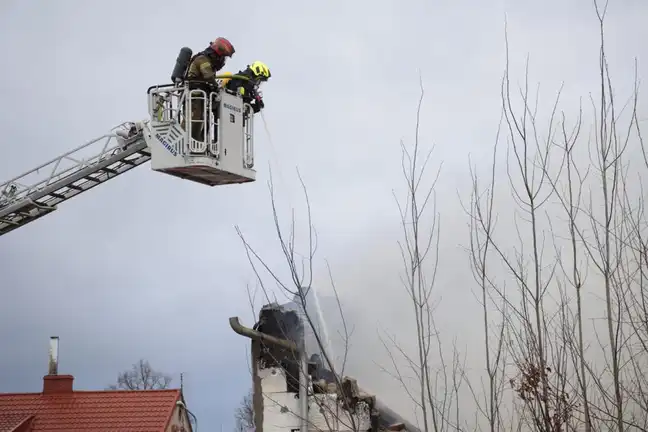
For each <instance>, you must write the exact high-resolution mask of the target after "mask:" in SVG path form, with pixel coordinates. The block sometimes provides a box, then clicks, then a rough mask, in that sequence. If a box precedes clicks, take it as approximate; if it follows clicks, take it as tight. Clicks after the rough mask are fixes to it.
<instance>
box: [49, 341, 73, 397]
mask: <svg viewBox="0 0 648 432" xmlns="http://www.w3.org/2000/svg"><path fill="white" fill-rule="evenodd" d="M73 382H74V377H73V376H72V375H59V374H58V336H52V337H51V338H50V347H49V367H48V374H47V375H45V376H44V377H43V394H62V393H72V391H73V386H72V383H73Z"/></svg>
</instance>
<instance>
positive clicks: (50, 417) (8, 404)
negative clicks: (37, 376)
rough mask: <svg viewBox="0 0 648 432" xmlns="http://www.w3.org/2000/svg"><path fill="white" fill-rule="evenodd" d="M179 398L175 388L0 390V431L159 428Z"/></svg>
mask: <svg viewBox="0 0 648 432" xmlns="http://www.w3.org/2000/svg"><path fill="white" fill-rule="evenodd" d="M179 399H180V390H178V389H175V390H130V391H127V390H123V391H122V390H108V391H74V392H73V393H67V394H42V393H21V394H18V393H8V394H0V432H14V431H21V432H22V431H23V430H24V431H30V432H31V431H33V432H37V431H40V432H42V431H69V432H73V431H93V432H99V431H102V432H108V431H111V432H114V431H132V432H149V431H150V432H153V431H155V432H162V431H164V429H165V428H166V426H167V424H168V422H169V420H170V418H171V415H172V414H173V410H174V408H175V406H176V402H177V401H178V400H179ZM31 416H34V418H33V423H32V427H31V428H26V429H24V427H25V426H24V424H25V423H27V424H28V423H29V420H30V417H31ZM21 425H22V427H21V428H19V426H21Z"/></svg>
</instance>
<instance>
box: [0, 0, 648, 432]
mask: <svg viewBox="0 0 648 432" xmlns="http://www.w3.org/2000/svg"><path fill="white" fill-rule="evenodd" d="M505 14H507V16H508V22H509V32H510V39H511V61H512V67H513V73H514V74H516V76H517V77H518V78H520V79H521V78H522V77H521V75H520V72H521V71H522V70H523V67H524V61H525V57H526V55H527V53H529V54H530V55H531V61H530V70H531V80H532V81H533V82H536V81H541V83H542V87H541V88H542V90H543V91H544V93H543V94H544V95H545V96H546V97H548V99H547V100H548V101H549V102H546V103H550V102H551V99H552V98H553V97H554V94H555V91H556V90H557V89H558V87H559V85H560V82H561V81H563V80H564V81H565V83H566V90H565V97H564V106H565V109H575V108H576V105H575V104H577V101H578V98H579V97H581V96H586V95H587V94H588V92H589V91H596V85H597V82H596V79H597V72H596V65H597V61H598V58H597V54H598V43H597V40H596V38H597V28H596V17H595V15H594V12H593V9H592V7H591V2H590V1H587V0H572V1H568V2H566V1H564V0H547V1H544V2H536V1H530V0H516V1H503V0H498V1H483V0H462V1H457V0H439V1H434V2H432V1H422V0H399V1H396V0H394V1H386V0H377V1H368V0H358V1H355V2H349V1H341V0H328V1H325V2H297V1H292V2H288V1H267V2H261V1H249V2H246V3H240V2H214V1H201V0H187V1H185V2H183V3H182V6H180V3H179V2H171V1H168V0H155V1H150V0H146V1H144V0H141V1H122V0H113V1H109V2H94V1H92V2H91V1H82V0H58V1H45V0H31V1H18V0H14V1H11V0H4V1H2V2H0V52H2V56H3V59H4V62H3V65H4V67H3V68H2V70H1V71H0V91H1V93H2V103H0V130H1V131H2V141H1V144H0V146H1V149H2V157H0V175H1V178H0V181H4V180H5V179H8V178H10V177H13V176H14V175H18V174H20V173H21V172H23V171H27V170H29V169H31V168H33V167H35V166H36V165H38V164H39V163H41V162H44V161H45V160H47V159H49V158H52V157H54V156H57V155H58V154H60V153H63V152H65V151H67V150H69V149H71V148H73V147H76V146H78V145H80V144H82V143H83V142H85V141H87V140H89V139H92V138H94V137H96V136H99V135H101V134H103V133H104V132H106V131H107V130H108V129H109V128H111V127H112V126H114V125H116V124H119V123H121V122H124V121H131V120H139V119H142V118H144V117H145V116H146V88H147V87H149V86H150V85H153V84H158V83H166V82H168V81H169V75H170V73H171V69H172V68H173V64H174V61H175V58H176V55H177V52H178V50H179V49H180V48H181V47H182V46H189V47H191V48H192V49H193V50H194V51H196V50H200V49H203V48H204V47H205V46H206V43H207V42H208V41H209V40H210V39H213V38H215V37H216V36H221V35H223V36H227V37H228V38H230V40H231V41H232V42H233V43H234V45H235V46H236V49H237V53H236V55H235V57H234V58H233V59H232V60H230V62H229V63H228V65H227V67H226V69H227V70H232V71H235V70H238V69H239V68H243V67H245V65H246V64H247V63H249V62H251V61H254V60H257V59H258V60H262V61H264V62H266V63H267V64H268V65H269V67H270V68H271V70H272V73H273V78H272V80H271V82H270V83H268V84H267V85H266V86H265V87H266V88H265V89H264V95H265V100H266V111H265V120H266V121H267V127H268V131H269V134H268V133H266V131H265V130H264V127H263V123H262V122H261V119H260V118H259V119H258V121H257V123H256V149H257V153H256V161H257V171H258V182H256V183H254V184H248V185H242V186H232V187H221V188H214V189H210V188H206V187H203V186H200V185H197V184H192V183H189V182H185V181H180V180H178V179H175V178H172V177H166V176H164V175H162V174H157V173H153V172H151V171H150V168H149V167H148V166H145V167H142V168H139V169H137V170H135V171H133V172H130V173H128V174H126V175H124V176H122V177H120V178H118V179H115V180H113V181H111V182H109V183H108V184H106V185H104V186H101V187H99V188H97V189H95V190H93V191H92V192H90V193H88V194H86V195H85V196H81V197H79V198H76V199H74V200H73V201H71V202H69V203H66V204H65V205H64V206H62V207H61V209H60V210H59V211H57V212H56V213H55V214H52V215H50V216H48V217H46V218H44V219H42V220H40V221H38V222H35V223H33V224H31V225H29V226H27V227H25V228H23V229H20V230H17V231H14V232H13V233H11V234H10V235H7V236H6V237H3V238H2V239H0V282H1V286H2V299H3V300H2V301H1V302H0V391H5V392H7V391H9V392H12V391H38V390H39V389H40V388H41V379H42V375H43V374H44V373H45V372H46V353H47V338H48V337H49V336H50V335H54V334H56V335H58V336H60V337H61V347H60V352H61V354H60V361H61V365H60V371H61V372H62V373H71V374H74V376H75V377H76V387H77V388H84V389H93V388H103V387H104V386H105V385H107V384H109V383H111V382H112V381H113V380H114V378H115V376H116V374H117V372H118V371H120V370H122V369H124V368H128V367H129V365H130V364H131V363H133V362H135V361H136V360H137V359H138V358H140V357H145V358H147V359H149V360H150V361H151V363H152V364H153V366H154V367H156V368H158V369H161V370H164V371H167V372H169V373H173V374H174V377H175V379H176V381H175V383H176V384H178V382H179V379H178V376H179V373H180V372H184V373H185V377H186V385H187V397H188V402H189V404H190V407H191V408H192V410H193V411H194V412H195V413H196V415H197V416H198V418H199V422H200V425H201V428H204V427H207V428H208V429H211V428H215V427H218V426H219V425H220V424H222V425H223V426H224V428H225V429H226V430H227V429H229V428H231V426H232V424H233V419H232V414H233V410H234V408H235V406H236V405H237V404H238V401H239V397H240V396H242V395H243V394H244V393H245V391H246V389H247V388H248V385H249V378H248V375H247V368H246V366H245V365H246V364H247V362H246V346H247V341H246V340H244V339H242V338H240V337H238V336H236V335H234V334H233V333H232V332H231V331H230V330H229V327H228V324H227V318H228V317H229V316H232V315H240V316H242V317H244V319H245V321H246V322H247V323H250V322H251V319H252V318H251V313H250V308H249V305H248V303H247V294H246V290H245V286H246V284H247V283H252V284H253V283H254V278H253V274H252V273H251V271H250V268H249V265H248V263H247V261H246V259H245V255H244V249H243V247H242V245H241V242H240V240H239V239H238V238H237V235H236V232H235V230H234V225H236V224H238V225H239V226H240V227H241V229H242V230H243V231H244V232H245V234H246V236H247V237H248V239H249V241H250V242H252V244H253V245H255V247H257V248H258V250H259V252H260V253H261V254H262V255H263V256H264V257H266V258H267V259H268V260H269V262H271V263H272V264H273V265H277V266H280V264H281V257H280V250H279V249H278V247H277V244H276V236H275V233H274V231H273V221H272V218H271V209H270V206H269V196H268V190H267V186H266V182H267V180H268V178H269V175H268V170H267V165H268V164H271V165H272V167H273V173H274V177H275V182H276V186H277V189H278V192H277V193H278V194H279V199H280V202H281V205H282V206H283V208H284V209H285V208H287V207H288V206H289V205H291V204H292V205H294V206H297V207H300V208H302V209H303V205H302V204H303V203H302V201H301V195H300V188H299V186H298V184H297V178H296V175H295V167H299V169H300V171H301V173H302V175H303V177H304V180H305V182H306V184H307V187H308V190H309V194H310V199H311V201H312V211H313V215H314V223H315V224H316V227H317V230H318V233H319V251H318V256H319V258H320V259H323V258H328V259H329V260H330V262H331V265H332V268H333V273H334V276H335V277H336V281H337V283H338V288H339V290H340V292H341V295H342V297H343V299H344V301H345V304H346V305H348V309H349V310H348V314H350V315H353V318H354V321H358V322H359V321H360V320H358V318H359V317H361V316H362V315H365V316H364V319H363V325H362V326H359V327H358V330H357V332H356V334H355V336H354V337H355V338H356V342H354V343H355V345H354V346H355V347H356V348H357V347H358V346H360V345H362V344H363V343H364V342H368V341H372V340H375V337H376V332H375V325H377V324H378V321H380V324H381V325H382V326H383V327H388V328H390V329H391V330H392V331H394V332H397V331H399V319H398V318H397V317H398V313H388V312H389V311H390V310H391V311H393V310H394V309H395V308H396V309H398V308H399V307H402V308H403V309H402V312H403V313H406V312H407V311H408V310H409V306H407V305H406V303H405V302H403V301H402V300H401V298H402V292H401V291H400V288H398V287H397V286H396V285H397V284H398V271H399V268H400V258H399V256H398V249H397V246H396V243H395V242H396V240H397V239H398V236H399V234H400V231H399V225H398V213H397V208H396V205H395V203H394V201H393V198H392V195H391V193H392V192H391V191H392V189H393V188H397V189H398V190H399V191H402V179H401V172H400V148H399V140H400V139H401V138H405V139H406V140H411V138H412V136H413V128H414V115H415V110H416V103H417V99H418V95H419V94H418V92H419V89H418V69H420V70H421V74H422V77H423V80H424V84H425V87H426V101H425V104H424V109H423V113H422V118H423V122H424V126H423V129H422V132H421V138H422V140H423V142H424V143H425V144H426V145H428V146H429V145H431V144H433V143H434V144H436V145H437V149H436V150H435V152H436V153H435V155H436V159H435V161H436V162H438V161H440V160H443V164H444V166H443V171H442V177H441V179H440V183H439V195H438V203H439V206H440V211H441V212H442V218H443V220H442V223H443V227H444V231H443V237H442V245H441V249H442V253H443V259H444V260H445V261H444V262H443V264H444V266H443V271H442V272H441V274H440V275H439V278H440V279H439V282H440V285H441V286H443V288H442V291H443V296H444V297H443V298H444V306H443V310H442V312H441V313H442V314H447V316H446V315H444V316H446V318H447V321H448V322H451V323H452V324H451V325H449V329H450V331H452V332H457V333H458V332H463V333H462V334H464V335H466V338H467V339H466V341H465V342H466V343H470V336H471V335H470V333H471V331H470V330H471V329H472V328H474V326H476V325H478V323H477V322H476V321H475V322H471V320H469V319H462V320H457V319H456V318H452V317H453V316H454V317H456V314H457V311H462V312H466V313H470V311H471V310H472V309H471V308H474V307H476V305H473V303H474V301H473V299H472V295H471V294H470V291H469V288H466V286H467V285H468V284H470V283H471V279H470V275H469V272H467V271H466V266H467V261H466V257H465V253H464V251H463V250H462V249H461V246H460V245H466V243H467V229H466V220H465V219H464V218H463V216H462V210H461V207H460V204H459V200H458V197H457V192H458V191H459V193H460V194H462V196H463V197H465V198H467V197H468V195H467V193H468V191H467V189H466V187H467V186H468V184H469V179H468V155H469V154H472V155H473V157H474V158H475V159H474V160H477V161H480V160H482V159H483V158H487V157H488V155H489V154H490V151H491V144H492V142H493V138H494V136H495V131H496V128H497V122H498V118H499V114H500V108H499V84H500V79H501V74H502V70H503V66H504V50H503V47H504V41H503V26H504V16H505ZM647 14H648V4H647V3H646V2H644V1H640V0H616V1H614V0H613V1H611V10H610V16H609V22H608V43H609V51H610V54H609V57H610V62H611V64H612V67H613V69H612V73H613V74H614V78H616V79H617V88H618V89H619V91H620V92H622V93H623V95H627V94H628V91H629V89H630V86H631V79H632V74H633V58H634V57H635V56H638V57H639V58H640V60H641V58H642V57H643V58H645V54H646V49H647V48H646V45H645V41H646V40H648V27H646V26H645V22H646V17H647ZM647 67H648V66H646V64H645V63H641V62H640V63H639V68H640V71H639V72H640V74H639V75H640V76H642V75H645V71H646V68H647ZM624 97H625V96H624ZM270 137H271V138H270ZM504 205H505V204H504ZM284 214H285V212H284ZM302 215H303V212H302ZM316 281H317V282H318V283H321V284H325V283H326V281H327V276H326V273H325V272H324V271H322V272H320V273H318V275H317V276H316ZM369 296H370V297H369ZM367 298H370V300H367ZM360 301H366V302H370V304H369V305H370V306H372V307H373V309H369V308H368V307H359V306H358V305H359V302H360ZM369 310H374V311H375V316H378V317H380V320H379V319H378V318H375V316H371V317H367V316H366V315H367V314H368V313H369V312H368V311H369ZM397 312H398V311H397ZM465 316H468V315H465ZM361 324H362V323H361ZM401 327H402V326H401ZM402 337H403V338H405V337H406V334H405V333H403V336H402ZM367 345H372V343H370V342H368V343H367ZM364 355H365V356H366V352H364ZM365 358H366V357H365ZM384 360H385V359H384V358H383V359H382V360H381V359H377V360H376V361H378V362H380V361H384ZM357 365H358V363H356V364H355V367H356V368H357V374H358V375H359V377H360V379H361V380H362V379H368V378H374V379H375V381H374V382H373V383H372V385H373V386H374V387H375V388H376V389H377V390H381V391H382V390H386V389H388V388H390V386H393V385H394V384H393V382H389V381H387V380H385V379H382V380H381V379H377V378H375V377H374V376H373V375H371V374H374V373H377V372H376V370H373V369H371V365H368V366H367V367H366V368H365V369H364V370H360V368H359V367H358V366H357ZM223 390H227V391H223ZM232 395H235V396H236V397H234V398H233V397H232ZM392 397H395V398H398V397H399V396H398V395H396V396H392ZM203 430H205V429H203Z"/></svg>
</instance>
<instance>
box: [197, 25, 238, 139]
mask: <svg viewBox="0 0 648 432" xmlns="http://www.w3.org/2000/svg"><path fill="white" fill-rule="evenodd" d="M235 52H236V50H235V49H234V46H233V45H232V43H231V42H230V41H229V40H227V39H226V38H224V37H219V38H217V39H216V40H215V41H213V42H211V43H210V44H209V46H208V47H207V48H206V49H205V50H203V51H201V52H199V53H198V54H196V55H195V56H194V57H193V58H192V59H191V62H190V63H189V67H188V69H187V77H186V78H187V79H188V80H190V81H192V83H191V85H190V88H192V89H201V90H205V92H206V93H207V94H209V93H210V92H211V91H213V89H214V88H218V87H217V84H218V83H217V82H216V72H218V71H219V70H221V69H222V68H223V66H225V61H226V60H227V58H228V57H232V56H233V55H234V53H235ZM203 113H204V101H203V100H202V99H200V98H195V99H193V101H192V104H191V117H192V119H193V120H196V121H198V120H203V119H204V117H203ZM192 123H193V122H192ZM199 125H200V124H199V123H198V122H196V123H195V124H193V125H192V128H191V135H192V137H193V138H194V139H197V140H200V141H203V140H204V130H203V129H204V128H203V127H199Z"/></svg>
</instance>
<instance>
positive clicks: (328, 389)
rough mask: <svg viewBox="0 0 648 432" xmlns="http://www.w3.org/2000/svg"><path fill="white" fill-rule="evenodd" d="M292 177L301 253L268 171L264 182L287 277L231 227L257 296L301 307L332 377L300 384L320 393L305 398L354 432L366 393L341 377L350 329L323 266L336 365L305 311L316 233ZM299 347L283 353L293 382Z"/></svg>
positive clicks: (328, 419) (333, 425) (367, 401)
mask: <svg viewBox="0 0 648 432" xmlns="http://www.w3.org/2000/svg"><path fill="white" fill-rule="evenodd" d="M298 177H299V180H300V184H301V186H302V190H303V193H304V198H305V204H306V213H307V214H306V217H305V218H304V221H305V224H304V225H305V226H306V235H305V238H306V240H305V252H301V253H300V252H299V251H298V250H299V247H298V245H297V243H298V241H297V236H296V219H295V216H294V210H293V211H292V213H293V215H292V220H291V223H290V226H289V228H288V230H287V232H285V231H284V229H282V227H281V223H280V218H279V213H278V209H277V203H276V197H275V190H274V185H273V182H272V174H271V176H270V181H269V191H270V198H271V206H272V214H273V218H274V222H275V230H276V235H277V238H278V244H279V247H280V249H281V253H282V255H283V258H284V262H285V264H286V267H287V269H288V275H287V278H282V277H281V276H280V275H281V274H282V271H281V270H275V269H271V268H270V266H269V265H268V264H267V262H266V261H265V260H264V259H263V258H262V257H261V256H260V255H259V254H258V253H257V252H256V250H255V249H254V248H253V247H252V246H251V245H250V243H249V242H248V241H247V239H246V238H245V236H244V235H243V233H242V231H241V230H240V228H239V227H238V226H237V227H236V229H237V233H238V235H239V237H240V239H241V241H242V242H243V245H244V247H245V251H246V254H247V258H248V261H249V263H250V265H251V267H252V269H253V271H254V274H255V276H256V279H257V283H258V287H259V288H260V289H261V292H262V293H263V298H264V299H265V301H266V302H267V303H269V304H270V303H277V299H276V294H281V295H283V296H285V298H286V300H287V301H288V302H291V301H293V302H295V303H297V305H298V306H299V309H300V311H301V312H300V315H301V321H302V322H303V326H304V329H303V330H304V331H308V332H309V333H310V335H311V336H312V337H313V338H314V342H315V345H316V346H317V347H318V351H319V354H321V356H322V363H323V367H325V368H326V369H327V370H328V371H329V373H330V377H331V378H332V379H333V383H331V385H324V386H323V387H322V383H314V385H313V388H312V389H311V388H307V389H306V392H307V393H308V395H309V396H314V395H315V393H314V392H315V388H318V391H319V395H320V396H319V397H313V398H311V399H310V400H312V401H313V402H314V403H315V404H317V406H318V408H319V412H320V413H322V414H323V421H324V422H325V424H326V427H327V428H328V429H329V430H336V429H339V428H343V429H348V430H351V431H359V430H360V428H361V427H362V425H361V424H359V422H358V415H359V414H360V413H361V412H367V411H371V410H372V406H371V405H372V398H371V397H366V396H363V397H358V396H359V392H358V389H357V388H355V389H354V381H353V380H349V379H347V378H346V377H344V370H345V366H346V361H347V355H348V348H349V337H350V331H349V329H348V328H347V324H346V320H345V316H344V312H343V309H342V304H341V302H340V299H339V295H338V292H337V288H336V285H335V282H334V278H333V276H332V272H331V269H330V268H328V276H329V280H330V286H331V288H332V291H333V295H334V298H335V300H336V303H337V308H338V312H339V315H340V318H341V321H342V330H341V336H342V339H343V344H344V347H343V348H344V352H343V354H342V355H343V359H342V364H341V365H339V364H337V363H336V362H335V361H334V359H333V358H332V357H331V353H330V352H329V347H328V341H327V340H325V338H324V335H323V334H322V333H321V331H320V325H319V324H320V323H318V322H316V321H317V317H314V316H313V315H312V314H311V313H310V312H309V311H310V310H311V306H312V305H311V304H310V301H309V298H311V294H312V290H313V289H314V287H313V272H314V258H315V252H316V249H317V235H316V232H315V229H314V226H313V223H312V217H311V216H312V215H311V206H310V201H309V196H308V192H307V189H306V186H305V184H304V182H303V180H302V178H301V176H300V175H299V173H298ZM327 267H328V266H327ZM270 284H272V285H274V286H275V287H278V289H279V292H278V293H271V291H270V290H269V288H268V286H269V285H270ZM248 294H249V296H250V299H252V298H253V297H255V296H254V295H252V294H251V293H249V291H248ZM251 301H252V300H251ZM282 336H284V337H285V339H289V335H288V334H283V335H282ZM305 349H306V347H304V346H299V347H297V350H296V351H293V352H292V353H290V355H291V356H292V357H291V358H289V360H290V361H291V363H292V364H294V365H297V367H296V370H295V371H293V372H292V373H290V372H288V371H287V372H288V373H289V374H290V378H291V379H292V380H293V381H295V382H299V375H301V374H304V373H305V371H304V370H303V368H302V367H301V362H300V358H299V355H300V352H301V351H302V350H305ZM300 389H301V387H300ZM327 395H329V396H330V395H334V398H331V397H329V396H327ZM263 397H264V398H268V399H270V400H271V399H272V398H271V396H270V395H266V394H264V395H263ZM292 414H293V415H296V416H298V417H301V416H300V414H299V413H296V412H292ZM305 420H306V421H308V422H309V428H310V429H315V430H321V429H322V425H318V424H315V423H313V422H312V421H311V419H305ZM257 426H258V425H257ZM324 430H326V429H324Z"/></svg>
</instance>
